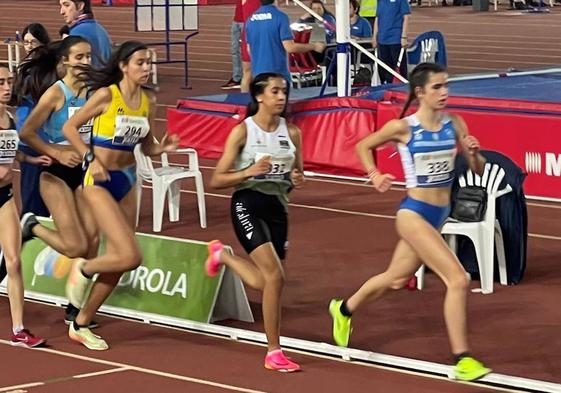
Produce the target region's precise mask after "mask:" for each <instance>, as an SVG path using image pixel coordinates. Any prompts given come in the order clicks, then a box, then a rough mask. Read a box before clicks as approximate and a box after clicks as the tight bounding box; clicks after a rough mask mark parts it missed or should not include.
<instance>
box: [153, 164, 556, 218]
mask: <svg viewBox="0 0 561 393" xmlns="http://www.w3.org/2000/svg"><path fill="white" fill-rule="evenodd" d="M152 161H153V162H157V163H159V164H161V161H158V160H152ZM169 165H172V166H181V164H180V163H179V164H176V163H171V162H170V163H169ZM199 168H201V169H208V170H214V169H215V168H216V167H214V166H209V165H199ZM306 181H307V182H308V181H312V182H319V183H331V184H340V185H345V186H353V187H366V188H371V187H372V185H371V184H369V183H366V178H364V182H363V181H350V180H337V179H321V178H317V177H311V176H308V177H306ZM390 190H391V191H400V192H405V191H407V190H406V188H405V187H391V188H390ZM526 205H527V206H533V207H543V208H546V209H561V203H558V202H555V201H552V202H551V204H545V203H537V202H526Z"/></svg>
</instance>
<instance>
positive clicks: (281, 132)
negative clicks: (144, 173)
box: [206, 73, 304, 372]
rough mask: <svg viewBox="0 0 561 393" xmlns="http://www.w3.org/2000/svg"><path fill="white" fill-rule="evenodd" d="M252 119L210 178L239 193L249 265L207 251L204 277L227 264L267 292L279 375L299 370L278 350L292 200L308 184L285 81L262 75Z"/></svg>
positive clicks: (238, 221) (218, 249)
mask: <svg viewBox="0 0 561 393" xmlns="http://www.w3.org/2000/svg"><path fill="white" fill-rule="evenodd" d="M250 94H251V103H250V104H249V106H248V113H247V117H246V119H245V120H244V121H243V122H242V123H241V124H239V125H237V126H236V127H234V128H233V129H232V132H231V133H230V136H229V137H228V140H227V141H226V145H225V146H224V153H223V155H222V157H221V158H220V160H219V161H218V164H217V165H216V169H215V171H214V174H213V176H212V180H211V185H212V186H213V187H215V188H229V187H235V189H236V191H235V192H234V194H233V195H232V202H231V215H232V222H233V224H234V230H235V232H236V235H237V237H238V239H239V241H240V243H241V245H242V246H243V247H244V249H245V251H246V252H247V253H248V254H249V256H250V257H251V261H248V260H245V259H243V258H240V257H237V256H233V255H230V254H228V253H227V252H222V249H223V247H222V243H220V242H219V241H218V240H215V241H212V242H211V243H210V244H209V258H208V259H207V262H206V271H207V273H208V274H209V275H210V276H214V275H216V274H217V273H218V271H219V269H220V265H221V264H225V265H227V266H228V267H230V268H231V269H232V270H233V271H234V272H236V273H237V274H238V275H239V276H240V277H241V279H242V280H243V281H244V282H245V283H246V284H248V285H250V286H251V287H253V288H256V289H260V290H262V291H263V305H262V307H263V319H264V324H265V334H266V335H267V342H268V352H267V355H266V356H265V367H266V368H267V369H270V370H275V371H281V372H292V371H298V370H299V369H300V366H299V365H298V364H296V363H295V362H293V361H291V360H289V359H288V358H287V357H286V356H284V354H283V352H282V350H281V347H280V342H279V337H280V316H281V303H280V299H281V292H282V287H283V283H284V270H283V267H282V264H281V262H282V261H283V260H284V258H285V254H286V247H287V235H288V214H287V208H288V206H287V205H288V198H287V194H288V192H289V191H290V189H292V187H299V186H300V185H301V184H302V183H303V181H304V177H303V174H302V171H303V163H302V154H301V146H302V142H301V135H300V130H299V129H298V128H297V127H296V126H294V125H292V124H287V122H286V120H285V119H284V117H283V115H284V112H285V109H286V105H287V101H288V97H287V87H286V81H285V79H284V77H283V76H282V75H280V74H274V73H264V74H259V75H257V76H256V77H255V79H254V80H253V82H252V83H251V85H250Z"/></svg>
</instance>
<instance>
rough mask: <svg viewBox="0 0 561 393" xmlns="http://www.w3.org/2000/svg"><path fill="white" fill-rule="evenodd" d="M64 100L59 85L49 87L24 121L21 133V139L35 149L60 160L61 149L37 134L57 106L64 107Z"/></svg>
mask: <svg viewBox="0 0 561 393" xmlns="http://www.w3.org/2000/svg"><path fill="white" fill-rule="evenodd" d="M62 100H64V94H63V93H62V91H61V90H60V88H59V87H58V86H51V87H49V88H48V89H47V91H46V92H45V93H44V94H43V95H42V96H41V98H40V99H39V102H37V105H36V106H35V108H33V110H32V111H31V113H30V114H29V116H28V117H27V119H26V120H25V123H23V126H22V127H21V132H20V135H19V137H20V138H21V140H23V141H24V142H25V143H27V144H28V145H29V146H30V147H31V148H32V149H33V150H35V151H38V152H39V153H42V154H46V155H48V156H49V157H52V158H54V159H55V160H59V161H60V154H61V151H60V150H58V149H56V148H55V147H54V146H53V145H51V144H49V143H45V142H44V141H43V140H42V139H41V138H40V137H39V135H38V134H37V130H38V129H39V128H41V126H42V125H43V124H44V123H45V122H46V121H47V120H48V119H49V116H50V115H51V113H52V112H54V111H56V110H57V106H59V107H62V105H61V101H62Z"/></svg>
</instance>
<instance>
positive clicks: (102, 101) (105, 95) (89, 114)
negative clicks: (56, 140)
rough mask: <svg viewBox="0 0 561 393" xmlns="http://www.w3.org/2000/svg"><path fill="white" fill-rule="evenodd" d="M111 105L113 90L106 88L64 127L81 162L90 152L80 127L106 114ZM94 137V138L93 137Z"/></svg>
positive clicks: (63, 130) (97, 92)
mask: <svg viewBox="0 0 561 393" xmlns="http://www.w3.org/2000/svg"><path fill="white" fill-rule="evenodd" d="M110 104H111V90H109V88H107V87H104V88H101V89H99V90H97V91H96V92H95V93H94V94H93V95H92V96H91V97H90V98H89V99H88V100H87V101H86V103H85V104H84V106H83V107H81V108H80V109H79V110H78V111H77V112H76V113H75V114H74V116H72V117H71V118H70V119H68V121H67V122H66V123H64V126H63V127H62V133H63V134H64V137H65V138H66V140H68V142H70V144H71V145H72V146H73V147H74V149H76V151H77V152H78V154H79V155H80V160H81V159H82V157H84V155H85V154H86V153H87V152H88V151H89V150H90V147H89V146H88V145H86V144H85V143H84V141H83V140H82V137H81V136H80V131H79V130H80V127H82V126H83V125H84V124H86V123H87V122H88V121H89V120H90V119H93V118H95V117H97V116H99V115H101V114H102V113H104V112H105V111H106V110H107V108H108V107H109V105H110ZM92 137H93V136H92Z"/></svg>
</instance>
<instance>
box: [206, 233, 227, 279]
mask: <svg viewBox="0 0 561 393" xmlns="http://www.w3.org/2000/svg"><path fill="white" fill-rule="evenodd" d="M223 249H224V246H223V245H222V243H221V242H220V240H213V241H211V242H210V243H208V258H207V259H206V261H205V270H206V274H207V275H208V276H209V277H214V276H216V275H217V274H218V272H219V271H220V254H221V253H222V250H223Z"/></svg>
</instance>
